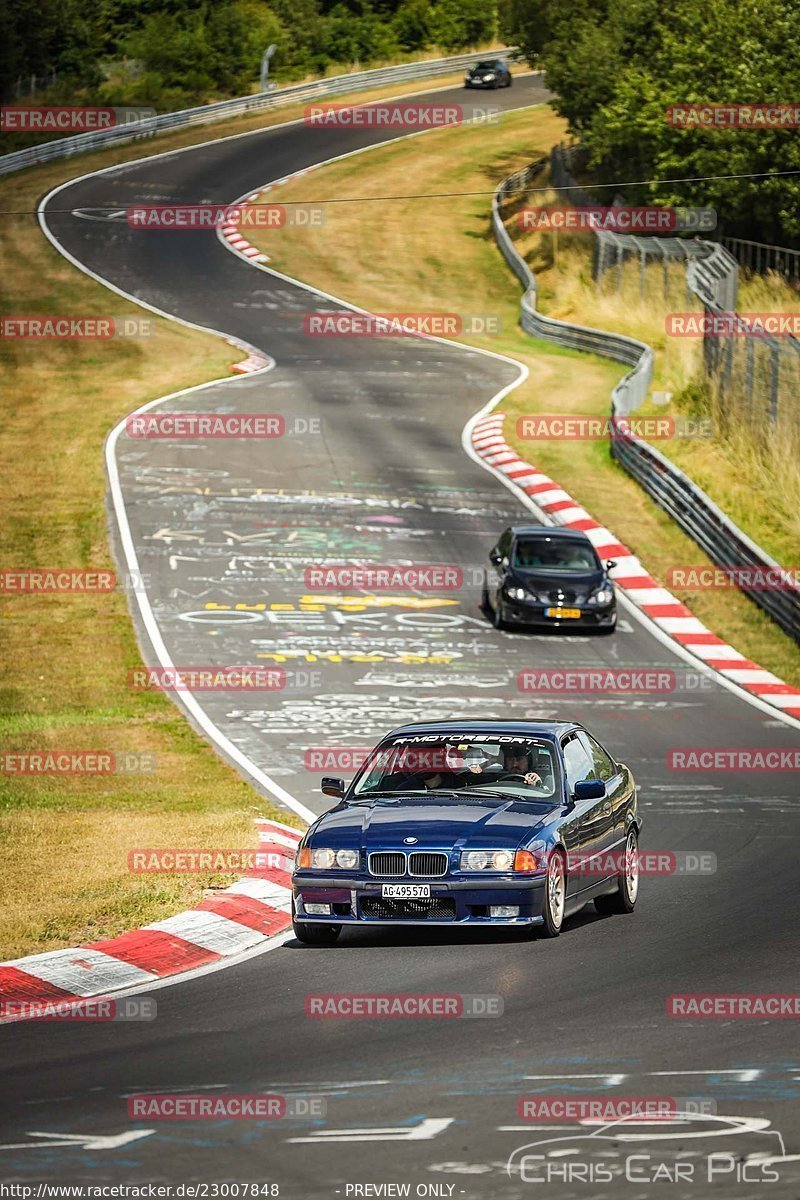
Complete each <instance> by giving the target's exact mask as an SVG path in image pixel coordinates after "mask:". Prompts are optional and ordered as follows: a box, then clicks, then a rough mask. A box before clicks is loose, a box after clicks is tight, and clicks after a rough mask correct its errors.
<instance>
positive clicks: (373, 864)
mask: <svg viewBox="0 0 800 1200" xmlns="http://www.w3.org/2000/svg"><path fill="white" fill-rule="evenodd" d="M369 871H370V875H405V873H406V856H405V854H403V853H402V852H390V853H381V854H370V856H369Z"/></svg>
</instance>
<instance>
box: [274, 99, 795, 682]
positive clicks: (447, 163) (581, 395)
mask: <svg viewBox="0 0 800 1200" xmlns="http://www.w3.org/2000/svg"><path fill="white" fill-rule="evenodd" d="M563 134H564V123H563V122H562V121H561V120H560V119H559V118H557V117H556V116H555V114H554V113H553V112H552V111H551V110H550V109H549V108H547V107H541V108H537V109H535V110H528V111H522V112H517V113H505V114H504V115H503V118H502V122H501V123H500V124H498V125H496V126H494V125H490V126H484V127H481V126H473V127H468V126H467V127H462V128H459V129H449V130H446V131H437V132H435V133H429V134H426V135H425V138H424V141H423V142H422V143H421V144H418V143H417V141H416V139H412V140H408V141H405V142H399V143H395V144H393V145H391V146H385V147H379V148H377V149H375V150H370V151H369V152H368V153H361V154H358V155H356V156H353V157H351V158H346V159H343V160H341V161H339V162H337V163H332V164H330V165H329V166H324V167H321V168H320V169H318V170H316V171H315V172H314V173H313V175H312V176H310V179H311V180H313V191H312V190H311V186H310V184H309V180H308V179H303V180H300V181H291V182H289V183H288V184H285V185H282V186H281V187H280V188H279V189H277V190H271V191H270V192H268V193H267V194H266V195H267V197H268V199H269V201H270V202H273V201H280V202H285V201H302V200H308V199H313V198H315V197H319V196H327V197H337V198H349V199H350V202H349V203H347V204H335V205H330V206H329V207H328V210H327V222H326V225H325V226H324V227H322V228H319V229H304V230H300V229H286V230H284V231H282V236H281V239H280V242H279V243H278V242H276V241H271V242H268V240H267V238H266V237H265V236H261V237H258V236H256V237H254V238H253V239H252V240H253V241H254V243H255V244H257V245H258V246H259V248H260V249H262V250H265V251H266V252H267V253H269V254H270V257H271V260H272V261H271V264H270V265H271V266H274V267H275V268H277V269H279V270H284V271H286V272H287V273H288V274H291V275H293V276H295V277H297V278H300V279H302V280H303V281H304V282H306V283H309V284H312V285H314V286H316V287H319V288H321V289H322V290H324V291H326V292H329V293H331V294H332V295H335V296H339V297H341V298H342V299H344V300H347V301H349V302H351V303H353V304H357V305H359V306H360V307H362V308H365V309H368V310H371V311H373V312H383V313H385V312H387V311H395V312H410V311H424V312H430V311H437V312H444V313H454V312H455V313H474V312H481V313H487V312H491V313H493V314H495V315H496V316H498V317H499V318H500V321H501V326H502V332H501V334H500V335H499V336H495V337H477V336H476V337H470V338H462V339H460V340H463V341H469V342H471V343H472V344H474V345H478V346H482V347H484V348H486V349H490V350H496V351H499V352H501V353H504V354H509V355H511V356H512V357H513V358H515V359H517V360H519V361H521V362H525V363H526V364H527V365H528V367H529V370H530V376H529V378H528V380H527V381H526V382H525V383H524V384H522V386H521V387H519V388H518V389H516V390H515V391H513V392H512V393H511V394H510V395H509V396H507V397H506V398H505V400H504V403H503V407H504V409H505V410H506V411H507V412H508V413H509V414H510V416H509V419H508V421H507V424H506V436H507V439H508V441H509V443H510V444H511V445H512V447H513V448H514V450H516V452H517V453H519V454H520V456H521V457H523V458H528V459H530V458H531V455H532V454H534V455H535V460H536V465H537V467H538V469H540V470H541V471H543V472H545V473H546V474H548V475H549V476H551V477H552V478H554V479H556V480H558V482H559V483H560V484H561V485H562V486H563V487H564V488H565V489H566V490H567V491H568V492H569V493H570V494H571V495H572V496H574V497H575V499H576V500H577V501H578V502H579V503H580V504H582V505H584V506H585V507H586V508H587V509H588V510H589V511H590V512H592V514H593V515H594V516H595V517H596V519H597V520H598V521H599V522H601V523H602V524H603V525H605V526H607V527H608V528H610V529H612V530H613V531H614V533H615V534H616V535H617V536H618V537H619V538H620V540H621V541H623V542H624V543H625V544H627V545H628V546H630V547H631V549H632V550H633V551H634V552H635V553H636V554H637V555H638V556H639V557H640V558H641V559H642V560H643V562H644V564H645V565H646V567H647V568H648V570H649V572H650V573H651V575H652V576H653V577H654V578H655V579H656V580H658V581H659V582H660V583H666V581H667V572H668V571H669V569H670V568H671V567H675V566H683V565H692V566H694V565H701V566H710V565H711V563H710V560H709V559H707V558H706V556H705V555H704V554H702V552H701V551H700V550H699V549H698V548H697V546H696V545H695V544H694V542H692V541H691V540H690V539H689V538H687V537H686V536H685V535H684V534H683V533H682V532H681V531H680V530H679V529H678V528H677V527H676V526H675V525H674V523H673V522H672V521H671V519H670V518H669V517H668V516H667V515H666V514H665V513H664V512H663V511H662V510H660V509H659V508H658V507H657V506H656V505H655V504H654V503H653V502H652V501H651V500H650V499H649V498H648V496H647V495H646V494H645V493H644V492H643V491H642V490H641V489H640V488H639V487H638V486H637V485H636V484H635V483H634V482H633V481H632V480H631V479H630V478H629V477H628V476H627V475H626V473H625V472H624V471H623V470H622V469H621V468H619V467H618V466H617V465H616V464H615V463H614V462H612V460H611V457H610V453H609V446H608V443H607V442H601V441H594V442H591V441H584V442H581V441H570V442H560V441H546V442H537V443H536V444H535V447H534V445H533V443H531V442H525V441H520V440H518V439H516V433H515V425H516V418H517V417H518V416H521V415H527V414H529V413H535V412H545V413H563V414H567V413H574V414H581V415H595V416H601V417H603V418H606V417H607V416H608V415H609V407H610V399H609V397H610V392H611V388H612V387H613V386H614V384H615V383H616V382H617V381H618V379H619V378H620V375H621V372H620V369H619V368H618V367H616V366H614V365H613V364H611V363H608V362H607V361H604V360H599V359H595V358H593V357H592V356H589V355H582V354H576V353H573V352H570V351H566V350H561V349H559V348H556V347H552V346H549V345H546V344H545V343H541V342H540V343H537V342H536V340H535V339H532V338H530V337H528V336H527V335H526V334H523V333H522V332H521V331H520V330H519V328H518V311H519V309H518V306H519V289H518V284H517V282H516V280H515V279H514V278H513V277H512V276H511V274H510V272H509V271H508V270H507V268H506V266H505V264H504V263H503V260H502V258H501V257H500V254H499V252H498V251H497V249H496V247H495V245H494V242H493V239H492V237H491V229H490V224H489V209H490V196H489V193H490V192H491V190H492V188H493V187H494V186H496V184H497V183H498V182H499V180H500V179H502V178H503V177H504V176H505V175H508V174H510V173H511V172H512V171H514V170H516V169H518V168H520V167H522V166H524V165H525V164H527V163H529V162H530V161H532V160H533V159H535V158H536V157H537V156H538V155H544V154H546V153H547V151H548V150H549V148H550V146H551V145H553V144H554V142H555V141H558V140H559V138H561V137H563ZM459 192H479V193H485V194H480V195H463V196H460V195H457V194H456V195H451V193H459ZM426 193H427V194H441V193H444V195H443V196H442V198H441V199H427V200H420V199H414V198H413V197H414V195H415V194H417V195H419V194H423V195H424V194H426ZM382 195H383V196H385V195H390V196H392V197H401V198H400V199H393V200H392V201H390V202H385V201H380V200H370V199H369V197H380V196H382ZM403 196H407V197H410V198H409V199H402V197H403ZM357 198H358V199H361V202H357ZM387 280H390V284H389V285H388V286H387V283H386V281H387ZM552 315H557V316H562V315H564V314H563V313H562V312H561V311H560V310H558V311H555V312H553V314H552ZM454 403H458V404H460V405H462V406H463V413H464V419H465V420H466V419H467V417H468V416H469V415H470V412H471V409H470V398H469V397H464V396H459V397H458V398H454ZM672 590H673V592H674V593H675V595H676V596H678V598H679V599H680V600H682V601H683V602H684V603H685V604H686V605H687V606H688V607H689V608H690V609H691V611H692V612H693V613H694V614H695V615H696V616H697V617H698V618H699V619H700V620H701V621H703V623H704V624H705V625H707V626H708V627H709V628H711V629H713V630H714V631H715V632H716V633H717V634H719V636H720V637H721V638H723V639H724V640H725V641H727V642H729V643H731V644H732V645H734V646H735V647H736V648H737V649H738V650H740V651H741V652H742V653H743V654H744V655H746V657H748V658H750V659H753V660H754V661H756V662H758V663H760V664H761V665H762V666H763V667H765V668H766V669H767V670H770V671H773V672H774V673H775V674H776V675H778V676H779V677H781V678H783V679H785V680H786V682H787V683H790V684H792V685H794V686H797V685H798V684H800V647H798V646H797V645H796V644H795V643H794V642H793V641H792V640H791V639H790V638H789V637H787V636H786V635H785V634H783V633H782V632H781V631H780V630H779V629H778V628H777V627H776V626H775V625H774V624H773V622H772V621H771V620H770V619H769V618H768V617H766V616H765V615H764V614H763V613H761V612H759V610H758V609H756V608H755V606H754V605H753V604H751V602H750V601H749V600H747V598H746V597H745V596H743V595H741V594H740V593H736V592H735V591H733V590H725V591H722V590H716V591H713V590H709V591H703V592H697V591H695V592H689V591H687V590H686V589H678V588H672Z"/></svg>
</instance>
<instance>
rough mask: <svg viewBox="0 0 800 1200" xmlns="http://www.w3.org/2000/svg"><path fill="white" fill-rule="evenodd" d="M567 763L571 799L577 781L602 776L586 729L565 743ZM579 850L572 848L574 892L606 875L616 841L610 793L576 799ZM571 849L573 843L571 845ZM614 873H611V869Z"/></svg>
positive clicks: (574, 734)
mask: <svg viewBox="0 0 800 1200" xmlns="http://www.w3.org/2000/svg"><path fill="white" fill-rule="evenodd" d="M563 754H564V766H565V769H566V776H567V788H568V790H569V796H570V799H573V797H574V793H575V784H576V783H579V782H580V780H582V779H598V778H599V776H598V774H597V769H596V767H595V763H594V756H593V753H592V750H591V748H590V745H589V742H588V741H587V740H586V738H584V736H583V731H576V732H575V733H572V734H569V735H568V736H567V737H566V738H565V740H564V743H563ZM572 815H573V820H574V825H575V829H574V834H573V837H574V840H575V849H574V850H573V851H572V859H573V861H571V868H570V873H571V874H573V875H574V878H573V883H574V887H573V888H572V891H573V892H575V891H584V890H585V889H586V888H589V887H592V885H593V884H595V883H597V882H598V881H599V879H602V878H603V874H602V873H601V874H598V871H599V870H600V871H602V865H603V859H604V857H605V855H606V853H607V852H608V851H609V850H610V848H611V844H612V841H613V825H612V816H611V801H610V800H609V798H608V795H607V794H606V795H604V796H601V797H599V798H598V799H595V800H577V801H575V800H573V808H572ZM567 849H568V851H569V850H570V848H569V846H568V847H567ZM609 873H610V872H609Z"/></svg>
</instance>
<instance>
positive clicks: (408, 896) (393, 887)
mask: <svg viewBox="0 0 800 1200" xmlns="http://www.w3.org/2000/svg"><path fill="white" fill-rule="evenodd" d="M430 894H431V885H430V884H429V883H384V884H382V886H381V896H382V897H383V899H384V900H427V899H429V897H430Z"/></svg>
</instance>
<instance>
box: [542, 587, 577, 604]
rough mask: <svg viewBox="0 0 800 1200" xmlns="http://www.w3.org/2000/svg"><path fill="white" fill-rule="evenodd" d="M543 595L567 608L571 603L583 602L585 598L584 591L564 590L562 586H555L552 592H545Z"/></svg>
mask: <svg viewBox="0 0 800 1200" xmlns="http://www.w3.org/2000/svg"><path fill="white" fill-rule="evenodd" d="M545 595H546V597H547V599H548V600H550V601H551V602H552V603H553V604H563V605H565V606H566V607H567V608H569V606H570V605H571V604H583V603H584V602H585V600H586V595H585V593H584V592H572V591H564V590H563V588H556V589H555V590H554V591H552V592H546V593H545Z"/></svg>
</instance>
